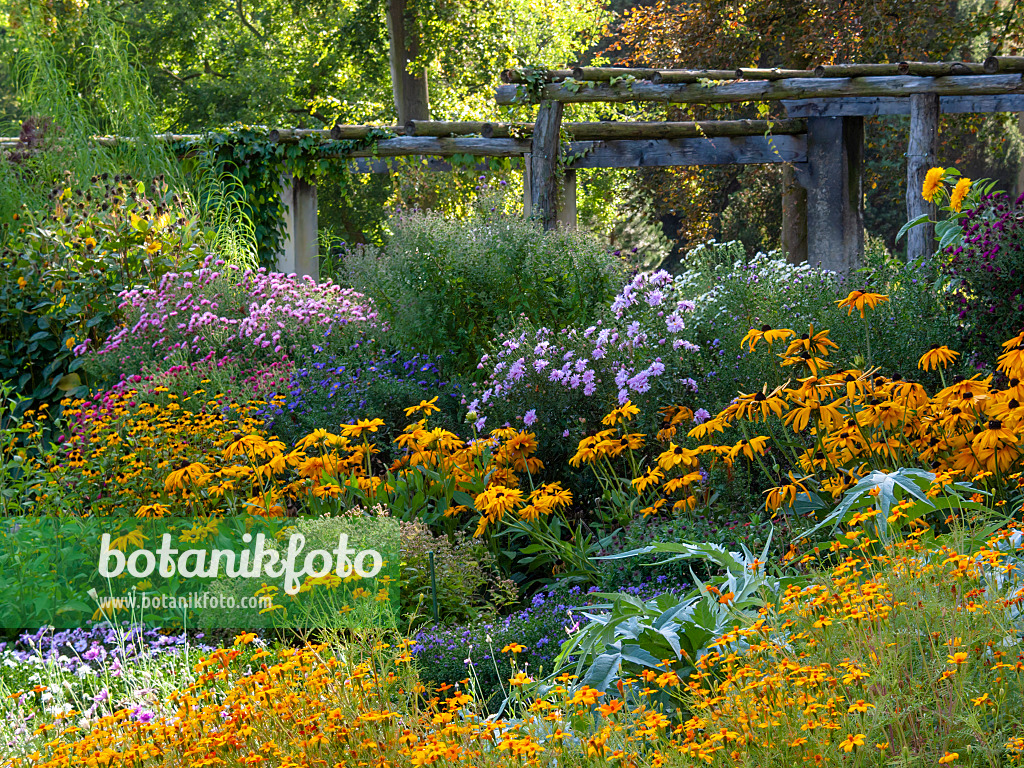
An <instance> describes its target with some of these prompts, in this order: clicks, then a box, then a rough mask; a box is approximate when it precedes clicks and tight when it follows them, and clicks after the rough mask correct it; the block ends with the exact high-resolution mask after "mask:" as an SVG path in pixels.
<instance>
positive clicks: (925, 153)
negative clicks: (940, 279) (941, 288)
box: [907, 93, 939, 263]
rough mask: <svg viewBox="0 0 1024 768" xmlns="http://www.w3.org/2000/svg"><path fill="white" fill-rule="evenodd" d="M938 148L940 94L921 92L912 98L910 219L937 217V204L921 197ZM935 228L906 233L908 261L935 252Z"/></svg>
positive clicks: (908, 144) (909, 183) (908, 173)
mask: <svg viewBox="0 0 1024 768" xmlns="http://www.w3.org/2000/svg"><path fill="white" fill-rule="evenodd" d="M938 147H939V97H938V96H936V95H935V94H933V93H921V94H917V95H915V96H912V97H911V98H910V140H909V141H908V142H907V220H908V221H910V220H911V219H915V218H917V217H918V216H920V215H921V214H928V216H929V218H930V219H933V220H934V219H935V206H934V205H933V204H931V203H929V202H927V201H926V200H925V199H924V198H923V197H922V196H921V188H922V186H923V184H924V177H925V175H926V174H927V173H928V169H929V168H931V167H932V166H934V165H935V163H936V153H937V151H938ZM934 249H935V227H934V226H932V225H931V224H924V225H922V226H919V227H914V228H913V229H911V230H910V231H909V232H907V261H908V262H910V263H917V262H918V261H919V260H921V259H924V258H927V257H929V256H931V255H932V251H933V250H934Z"/></svg>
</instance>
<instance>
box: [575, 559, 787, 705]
mask: <svg viewBox="0 0 1024 768" xmlns="http://www.w3.org/2000/svg"><path fill="white" fill-rule="evenodd" d="M769 543H770V542H769ZM652 553H654V554H669V555H671V557H668V558H666V559H665V560H663V561H662V562H663V563H671V562H681V561H689V560H709V561H711V562H712V563H714V564H715V565H716V566H718V567H719V568H721V569H723V570H724V571H725V575H724V576H722V577H719V578H716V579H712V580H711V582H709V583H707V584H704V583H699V582H698V587H697V588H696V589H695V590H694V591H693V592H691V593H690V594H688V595H686V596H685V597H680V596H678V595H673V594H662V595H659V596H658V597H656V598H654V599H652V600H647V601H644V600H641V599H640V598H637V597H635V596H633V595H630V594H628V593H622V592H619V593H615V594H602V595H598V597H604V598H607V599H608V600H610V602H607V603H603V604H599V605H595V606H592V608H591V611H593V612H586V613H584V615H585V616H586V617H587V618H588V619H589V620H590V623H589V624H587V625H586V626H584V627H583V628H582V629H581V630H580V631H579V632H578V633H577V634H576V635H575V636H573V637H572V638H571V639H570V640H568V641H566V643H565V644H564V645H563V646H562V652H561V654H560V655H559V659H558V660H559V662H560V663H561V664H565V663H566V662H567V661H568V660H569V659H570V658H576V659H577V661H576V664H575V670H574V672H575V673H576V674H577V675H579V674H582V679H581V682H582V683H583V684H586V685H589V686H591V687H593V688H597V689H598V690H601V691H607V690H609V689H611V688H614V687H615V684H616V682H617V681H619V680H621V679H622V678H623V677H635V676H636V674H637V673H638V672H641V671H651V672H655V673H657V674H661V673H663V672H665V671H666V669H671V670H674V671H675V672H676V674H678V675H679V676H680V678H684V679H685V677H686V676H687V675H689V673H691V672H694V671H696V667H695V665H696V663H697V662H698V661H699V660H700V659H701V657H703V656H704V655H705V654H707V653H709V652H710V650H711V649H710V648H709V644H710V643H711V642H712V641H713V640H716V639H717V638H719V637H720V636H721V635H723V634H724V633H725V632H727V631H729V630H730V629H732V628H733V627H734V626H735V625H736V624H737V623H743V622H745V621H751V620H753V619H754V618H755V617H756V616H757V611H758V608H760V607H762V606H764V605H765V603H766V602H767V601H769V600H771V595H777V594H779V593H780V592H781V591H782V590H783V589H785V587H786V586H788V585H789V584H790V583H792V582H793V580H792V579H788V578H787V579H780V578H775V577H771V576H768V575H767V572H766V562H765V561H766V559H767V556H768V546H766V547H765V549H764V552H762V554H761V556H760V557H759V558H755V557H754V556H753V555H752V554H751V553H750V551H749V550H747V549H746V548H744V549H743V552H742V553H738V552H727V551H726V550H725V549H724V548H722V547H720V546H717V545H714V544H691V543H687V542H673V543H657V544H651V545H649V546H647V547H643V548H641V549H638V550H632V551H630V552H623V553H622V554H620V555H613V556H611V557H612V558H629V557H635V556H638V555H649V554H652ZM666 660H668V661H669V664H668V665H666V664H665V663H664V662H665V661H666ZM584 670H586V671H585V672H584ZM672 691H673V689H672V688H664V689H662V691H661V692H660V693H659V694H658V697H659V698H660V700H661V701H662V702H663V703H664V704H665V705H666V706H673V705H674V704H673V700H672V697H673V694H672Z"/></svg>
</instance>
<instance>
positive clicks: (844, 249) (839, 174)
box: [803, 117, 864, 276]
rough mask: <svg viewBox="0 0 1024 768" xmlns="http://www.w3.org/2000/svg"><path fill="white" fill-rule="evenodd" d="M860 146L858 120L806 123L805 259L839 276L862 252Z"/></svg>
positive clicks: (852, 266)
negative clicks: (806, 257) (806, 256)
mask: <svg viewBox="0 0 1024 768" xmlns="http://www.w3.org/2000/svg"><path fill="white" fill-rule="evenodd" d="M863 146H864V118H862V117H815V118H811V119H809V120H808V121H807V168H806V172H805V174H803V175H804V180H805V182H806V187H807V255H808V259H809V260H810V261H811V262H812V263H820V264H821V266H822V267H824V268H825V269H830V270H832V271H834V272H837V273H838V274H840V275H844V276H846V275H849V274H851V273H852V272H853V271H854V270H855V269H857V268H858V267H859V266H860V262H861V259H862V257H863V253H864V213H863V200H864V196H863V189H862V182H861V163H862V159H863Z"/></svg>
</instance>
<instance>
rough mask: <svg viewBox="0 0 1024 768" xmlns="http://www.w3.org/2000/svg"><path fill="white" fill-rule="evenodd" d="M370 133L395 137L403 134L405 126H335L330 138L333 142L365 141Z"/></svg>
mask: <svg viewBox="0 0 1024 768" xmlns="http://www.w3.org/2000/svg"><path fill="white" fill-rule="evenodd" d="M370 131H389V132H390V133H394V134H396V135H401V134H402V133H404V132H405V126H401V125H336V126H334V127H333V128H331V138H332V139H334V140H335V141H339V140H342V139H365V138H366V137H367V136H369V135H370Z"/></svg>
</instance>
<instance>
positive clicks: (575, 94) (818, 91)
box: [495, 74, 1024, 105]
mask: <svg viewBox="0 0 1024 768" xmlns="http://www.w3.org/2000/svg"><path fill="white" fill-rule="evenodd" d="M915 93H935V94H938V95H940V96H944V95H949V96H954V95H955V96H970V95H973V96H986V95H990V94H1003V93H1024V81H1022V78H1021V75H1019V74H1004V75H961V76H948V77H912V76H909V75H908V76H892V77H851V78H827V77H798V78H790V79H787V80H758V81H750V82H746V81H736V82H730V83H722V84H719V85H704V84H693V85H687V84H679V85H666V84H664V83H651V82H647V81H637V82H634V83H616V84H615V85H611V84H610V83H609V84H606V83H595V84H594V85H592V86H590V87H586V88H579V89H574V88H568V87H566V85H565V84H564V83H549V84H547V85H544V86H542V87H541V89H540V98H541V99H543V100H552V101H558V102H561V103H590V102H612V103H628V102H641V101H657V102H663V103H668V104H727V103H736V102H744V101H780V100H782V99H819V98H827V97H835V96H855V97H863V96H911V95H913V94H915ZM526 98H527V93H526V91H525V90H524V89H523V88H522V86H517V85H502V86H499V88H498V89H497V93H496V95H495V100H496V101H497V103H498V104H501V105H509V104H518V103H521V102H522V101H524V100H525V99H526Z"/></svg>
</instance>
